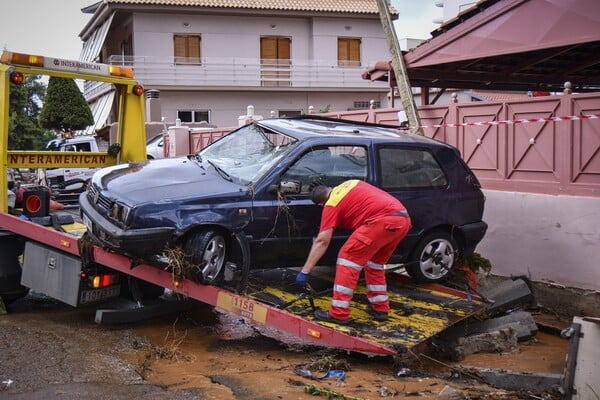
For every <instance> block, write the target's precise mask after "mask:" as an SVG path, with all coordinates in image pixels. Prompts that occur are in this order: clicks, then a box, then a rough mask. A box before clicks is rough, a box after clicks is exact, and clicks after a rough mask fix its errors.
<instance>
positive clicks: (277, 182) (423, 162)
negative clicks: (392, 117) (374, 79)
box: [79, 115, 487, 285]
mask: <svg viewBox="0 0 600 400" xmlns="http://www.w3.org/2000/svg"><path fill="white" fill-rule="evenodd" d="M347 179H361V180H365V181H368V182H370V183H372V184H374V185H376V186H378V187H380V188H382V189H384V190H386V191H387V192H389V193H391V194H392V195H394V196H396V197H397V198H399V199H400V200H401V201H402V202H403V204H404V205H405V206H406V208H407V209H408V211H409V213H410V215H411V219H412V222H413V228H412V230H411V231H410V232H409V234H408V236H407V237H406V238H405V239H404V240H403V241H402V242H401V243H400V245H399V246H398V248H397V249H396V251H395V253H394V255H393V256H392V258H391V259H390V264H404V266H405V270H406V272H407V273H408V274H409V275H410V276H411V277H412V278H413V279H414V280H415V281H418V282H437V281H441V280H443V279H444V278H445V277H446V276H447V275H448V273H449V272H450V271H451V269H452V267H453V266H454V264H455V262H456V260H457V259H458V258H459V257H463V256H467V255H469V254H471V253H472V252H473V251H474V250H475V248H476V246H477V244H478V243H479V242H480V241H481V239H482V238H483V237H484V234H485V232H486V229H487V224H486V223H485V222H484V221H482V215H483V210H484V202H485V199H484V195H483V193H482V191H481V190H480V185H479V182H478V180H477V178H476V177H475V175H474V174H473V172H472V171H471V170H470V169H469V167H468V166H467V165H466V164H465V162H464V161H463V160H462V158H461V157H460V154H459V152H458V150H457V149H456V148H454V147H452V146H450V145H448V144H444V143H441V142H438V141H436V140H433V139H429V138H426V137H423V136H419V135H415V134H410V133H402V132H400V131H399V130H397V129H394V128H393V127H389V126H383V125H374V124H367V123H360V122H352V121H346V120H338V119H331V118H324V117H317V116H312V115H311V116H303V117H293V118H274V119H265V120H260V121H255V122H253V123H251V124H248V125H245V126H243V127H241V128H239V129H237V130H235V131H233V132H231V133H229V134H227V135H225V136H224V137H222V138H221V139H219V140H217V141H216V142H214V143H212V144H211V145H209V146H208V147H206V148H204V149H203V150H201V151H200V152H199V153H197V154H192V155H188V156H185V157H178V158H167V159H161V160H149V161H145V162H141V163H129V164H123V165H116V166H113V167H109V168H104V169H102V170H100V171H98V172H97V173H96V174H95V175H94V176H93V178H92V181H91V184H90V185H89V188H88V190H87V192H85V193H83V194H81V196H80V199H79V202H80V206H81V212H82V219H83V221H84V222H85V224H86V226H87V228H88V233H87V234H88V236H89V237H90V238H91V239H92V240H93V241H94V242H96V243H98V244H100V245H102V246H104V247H107V248H109V249H111V250H114V251H115V252H119V253H122V254H126V255H128V256H131V257H134V258H136V259H141V260H144V261H146V262H149V263H161V262H162V263H165V264H166V263H168V257H167V256H166V255H167V254H168V253H169V252H171V251H174V250H176V249H179V250H181V251H182V253H183V254H184V256H185V257H186V258H187V260H188V261H189V262H190V263H191V264H192V265H194V266H196V269H195V271H194V273H193V274H192V275H193V276H191V278H192V279H195V280H196V281H198V282H203V283H207V284H213V285H219V284H227V282H231V281H239V280H241V279H243V277H244V276H245V275H246V274H247V273H248V270H250V269H265V268H278V267H297V266H301V265H302V264H303V262H304V260H305V258H306V256H307V254H308V251H309V249H310V246H311V243H312V241H313V238H314V237H315V236H316V234H317V232H318V229H319V222H320V213H321V208H320V207H318V206H316V205H314V204H313V203H312V202H311V200H310V197H309V193H310V191H311V189H312V188H313V187H314V186H315V185H318V184H327V185H330V186H335V185H337V184H339V183H341V182H343V181H345V180H347ZM348 234H349V232H347V231H343V230H337V231H336V232H335V233H334V238H333V241H332V244H331V245H330V247H329V249H328V252H327V254H325V256H324V257H323V258H322V259H321V262H320V264H321V265H324V266H326V265H331V266H333V265H335V259H336V255H337V252H338V250H339V248H340V247H341V245H342V244H343V243H344V241H345V240H346V238H347V237H348Z"/></svg>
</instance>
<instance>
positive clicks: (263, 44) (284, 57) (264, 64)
mask: <svg viewBox="0 0 600 400" xmlns="http://www.w3.org/2000/svg"><path fill="white" fill-rule="evenodd" d="M291 43H292V40H291V39H290V38H288V37H281V36H265V37H261V38H260V64H261V68H260V76H261V85H262V86H291V80H290V77H291V75H290V65H291V62H292V61H291V59H290V57H291V54H292V53H291Z"/></svg>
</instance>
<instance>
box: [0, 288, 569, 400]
mask: <svg viewBox="0 0 600 400" xmlns="http://www.w3.org/2000/svg"><path fill="white" fill-rule="evenodd" d="M567 347H568V341H566V340H564V339H561V338H559V337H558V336H553V335H550V334H546V333H538V334H537V335H536V337H535V338H534V339H533V340H531V341H529V342H526V343H520V345H519V351H518V352H517V353H515V354H478V355H471V356H468V357H467V358H466V359H465V360H463V361H461V363H450V362H448V361H445V360H441V361H442V362H443V364H444V365H442V364H441V363H440V362H433V361H430V360H427V359H425V358H422V357H419V355H418V353H417V352H416V353H415V354H409V355H408V360H395V359H393V358H392V357H381V356H379V357H366V356H364V355H360V354H348V353H340V352H335V351H332V350H324V349H320V348H314V347H304V346H301V345H299V344H298V343H293V344H290V343H282V342H280V341H277V340H273V339H270V338H266V337H265V336H262V335H260V334H258V333H257V332H256V331H255V329H254V328H252V327H249V326H248V325H246V324H245V323H244V322H243V321H240V320H239V319H237V318H232V317H228V316H224V315H222V314H220V313H217V312H215V311H214V310H213V308H212V307H209V306H207V305H203V304H199V303H198V304H197V305H196V306H195V307H194V308H193V309H192V310H190V311H186V312H184V313H180V314H178V315H172V316H168V317H164V318H158V319H154V320H151V321H147V322H144V323H140V324H136V325H131V326H118V327H115V326H101V325H97V324H95V323H94V310H93V309H73V308H70V307H68V306H65V305H63V304H61V303H58V302H55V301H52V300H49V299H47V298H43V297H31V296H28V297H27V298H25V299H22V300H19V301H18V302H17V303H16V304H14V305H13V306H12V307H11V309H10V313H9V314H8V315H5V316H0V382H4V381H11V383H10V384H9V385H4V386H1V385H0V398H3V399H4V398H6V399H38V398H39V399H45V398H61V399H79V398H86V399H98V400H101V399H115V400H120V399H123V400H125V399H152V400H156V399H216V400H230V399H232V400H233V399H236V400H245V399H314V398H315V396H313V395H311V394H308V393H305V390H306V388H307V387H310V385H314V389H313V390H318V391H321V392H320V393H322V396H323V398H326V395H327V393H329V394H331V393H341V394H343V395H345V396H348V397H350V396H352V397H354V398H358V399H375V398H380V397H382V396H383V397H392V396H395V397H396V398H402V397H412V396H415V395H416V394H418V396H419V398H420V399H437V398H438V394H439V393H440V392H441V391H442V390H444V388H445V387H446V386H450V387H452V388H455V389H456V390H459V391H460V393H462V395H463V398H464V397H466V396H471V398H476V397H477V396H479V398H482V397H483V396H488V397H486V398H489V399H517V398H520V397H515V395H514V394H509V393H505V392H504V391H500V390H498V389H494V388H490V387H488V386H485V385H481V384H480V383H478V382H476V381H473V380H467V379H465V378H464V377H462V378H458V379H457V378H455V377H454V376H453V374H452V373H451V372H452V370H451V369H450V368H449V367H453V366H458V365H469V366H482V367H487V368H504V369H510V370H518V371H532V372H550V373H558V374H560V373H562V372H563V368H564V362H565V357H566V352H567ZM334 361H335V362H339V363H342V362H343V363H344V365H347V366H348V368H349V369H348V370H347V372H346V379H345V380H344V381H343V382H342V381H339V382H338V381H337V380H335V379H323V380H311V379H308V378H305V377H303V376H300V375H298V374H297V373H296V372H294V371H295V367H297V366H302V367H304V366H307V365H309V366H311V365H313V366H314V365H321V366H323V365H326V363H330V362H334ZM409 361H410V362H409ZM319 363H321V364H319ZM331 365H333V366H335V365H334V364H331ZM400 368H405V369H404V370H402V371H404V372H403V373H402V375H401V376H399V375H398V371H400ZM314 372H315V375H318V374H319V371H317V370H314ZM524 398H529V397H524Z"/></svg>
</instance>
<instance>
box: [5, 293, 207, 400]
mask: <svg viewBox="0 0 600 400" xmlns="http://www.w3.org/2000/svg"><path fill="white" fill-rule="evenodd" d="M8 310H9V313H8V314H7V315H1V316H0V398H1V399H7V400H13V399H14V400H16V399H27V400H36V399H40V400H48V399H61V400H75V399H77V400H80V399H90V400H121V399H122V400H133V399H136V400H137V399H139V400H142V399H143V400H159V399H160V400H162V399H172V400H179V399H186V400H193V399H203V397H201V395H200V394H199V393H194V392H192V391H188V390H179V391H174V390H167V388H163V387H159V386H155V385H148V384H146V383H145V382H144V381H143V379H142V377H141V376H140V374H139V373H138V372H136V367H135V366H134V365H132V364H130V363H128V362H127V361H125V360H124V359H123V358H122V357H121V356H120V353H122V352H124V351H126V350H128V349H131V348H133V346H139V345H140V344H141V343H142V342H143V341H145V338H143V337H141V336H139V335H138V334H136V333H135V332H134V331H133V330H132V329H129V328H122V327H121V328H112V329H107V328H106V327H103V326H99V325H97V324H95V323H94V313H95V310H94V309H73V308H72V307H70V306H67V305H64V304H62V303H60V302H57V301H54V300H52V299H50V298H47V297H45V296H41V295H37V294H30V295H29V296H27V297H25V298H23V299H20V300H18V301H16V302H14V303H13V304H12V305H10V306H9V307H8Z"/></svg>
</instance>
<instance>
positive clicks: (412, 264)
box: [406, 231, 458, 282]
mask: <svg viewBox="0 0 600 400" xmlns="http://www.w3.org/2000/svg"><path fill="white" fill-rule="evenodd" d="M457 256H458V254H457V245H456V241H455V240H454V238H452V236H451V235H450V234H448V233H447V232H442V231H436V232H432V233H430V234H428V235H426V236H425V237H423V239H421V241H419V243H418V244H417V247H415V249H414V250H413V253H412V256H411V258H410V260H409V263H408V265H407V266H406V272H408V274H409V275H410V276H411V278H413V280H415V281H416V282H440V281H442V280H444V278H446V276H447V275H448V273H449V272H450V270H451V269H452V266H453V265H454V261H455V259H456V257H457Z"/></svg>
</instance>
